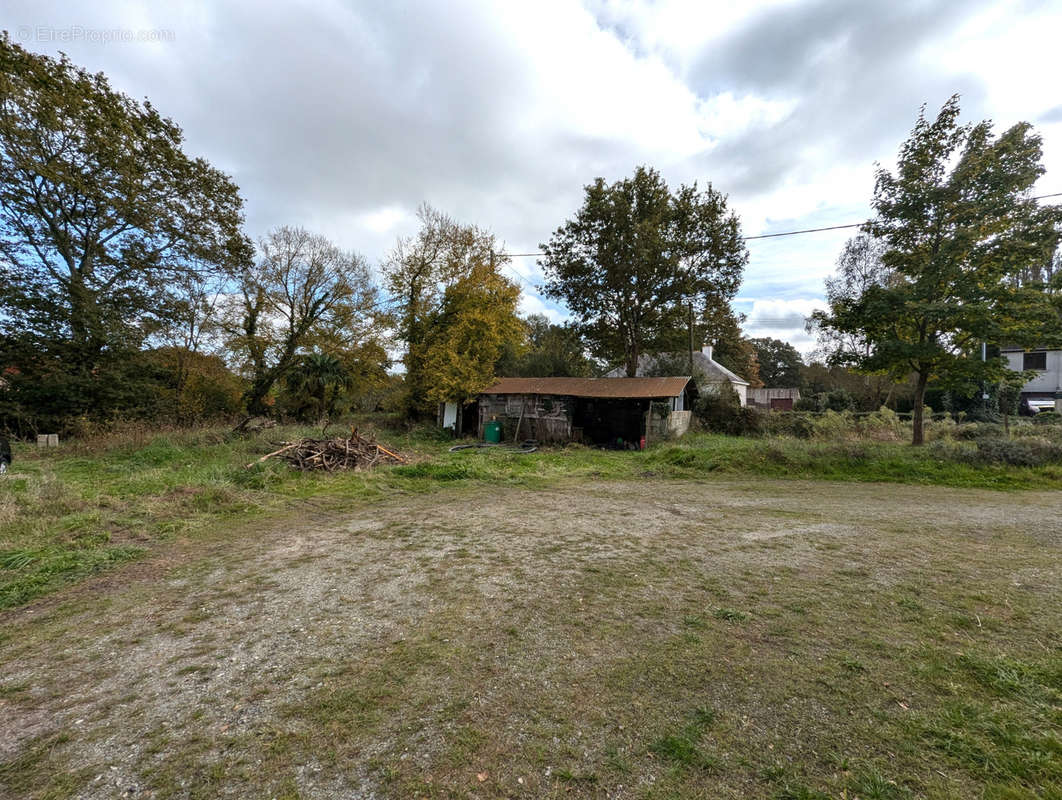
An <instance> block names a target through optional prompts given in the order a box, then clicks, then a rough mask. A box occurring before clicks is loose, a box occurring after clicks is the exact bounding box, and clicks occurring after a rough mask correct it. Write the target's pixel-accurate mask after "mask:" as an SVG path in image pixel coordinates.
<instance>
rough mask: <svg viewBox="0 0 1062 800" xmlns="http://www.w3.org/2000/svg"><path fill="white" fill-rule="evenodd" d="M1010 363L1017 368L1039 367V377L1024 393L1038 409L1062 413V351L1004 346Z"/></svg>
mask: <svg viewBox="0 0 1062 800" xmlns="http://www.w3.org/2000/svg"><path fill="white" fill-rule="evenodd" d="M1002 355H1003V357H1004V358H1006V359H1007V362H1008V366H1009V367H1010V368H1011V369H1012V370H1014V371H1016V372H1022V371H1025V370H1035V371H1036V376H1035V377H1034V378H1033V379H1032V380H1030V381H1029V382H1028V383H1026V384H1025V386H1024V387H1023V388H1022V391H1021V396H1022V398H1023V399H1025V400H1028V401H1029V405H1030V406H1032V407H1033V408H1034V409H1037V410H1043V409H1045V408H1050V409H1054V410H1055V411H1059V412H1062V350H1046V349H1040V350H1022V349H1020V348H1017V347H1004V348H1002Z"/></svg>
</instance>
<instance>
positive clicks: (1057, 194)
mask: <svg viewBox="0 0 1062 800" xmlns="http://www.w3.org/2000/svg"><path fill="white" fill-rule="evenodd" d="M1049 197H1062V192H1054V193H1053V194H1041V195H1037V196H1036V197H1033V198H1031V199H1032V200H1046V199H1047V198H1049ZM864 225H866V222H852V223H849V224H848V225H830V226H828V227H825V228H804V229H803V230H799V231H782V232H780V233H761V234H757V235H756V236H742V237H741V238H742V239H743V240H744V241H746V242H751V241H752V240H753V239H776V238H778V237H779V236H800V235H802V234H805V233H821V232H822V231H839V230H844V229H845V228H861V227H863V226H864ZM507 255H508V256H509V258H537V257H539V256H544V255H545V253H508V254H507Z"/></svg>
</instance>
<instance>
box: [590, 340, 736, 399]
mask: <svg viewBox="0 0 1062 800" xmlns="http://www.w3.org/2000/svg"><path fill="white" fill-rule="evenodd" d="M658 358H665V359H667V360H668V361H681V362H682V363H686V362H687V361H688V360H689V353H687V352H684V351H683V352H678V353H662V354H661V355H660V356H659V357H658V356H650V355H641V356H639V357H638V375H637V377H642V376H643V375H645V373H646V372H649V371H651V370H652V369H653V367H654V366H655V365H656V362H657V360H658ZM693 374H694V376H695V377H696V379H697V388H698V389H699V390H700V391H701V392H713V391H714V392H718V391H719V389H720V388H721V387H722V385H723V384H724V383H726V382H729V383H730V385H731V387H733V389H734V391H735V392H737V395H738V397H739V398H740V399H741V405H743V406H744V405H748V392H749V382H748V381H747V380H745V379H744V378H742V377H741V376H740V375H738V374H737V373H734V372H731V371H730V370H728V369H727V368H726V367H724V366H723V365H722V364H719V363H717V362H716V361H713V360H712V346H711V345H710V344H708V345H705V346H704V347H703V348H702V349H701V351H700V352H699V353H698V352H694V354H693ZM626 375H627V370H626V369H624V368H623V367H617V368H616V369H614V370H612V372H610V373H608V374H607V375H606V376H605V377H606V378H623V377H626Z"/></svg>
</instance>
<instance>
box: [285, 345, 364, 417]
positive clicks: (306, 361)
mask: <svg viewBox="0 0 1062 800" xmlns="http://www.w3.org/2000/svg"><path fill="white" fill-rule="evenodd" d="M352 383H353V378H352V376H351V374H350V372H349V371H348V370H347V368H346V367H345V366H344V365H343V362H342V361H340V360H339V359H338V358H336V357H335V356H332V355H329V354H328V353H309V354H307V355H304V356H303V357H302V358H300V359H299V361H298V363H297V364H296V365H295V367H294V369H292V371H291V372H290V373H288V376H287V385H288V390H289V391H290V392H291V393H292V394H293V395H294V398H295V406H296V408H298V409H300V412H301V413H300V415H302V414H305V415H306V416H307V417H308V416H310V414H315V415H316V417H317V418H318V419H319V420H322V419H327V418H329V417H332V416H334V415H335V413H336V406H337V404H338V402H339V398H340V395H341V394H342V392H343V391H344V390H345V389H349V388H350V387H351V385H352Z"/></svg>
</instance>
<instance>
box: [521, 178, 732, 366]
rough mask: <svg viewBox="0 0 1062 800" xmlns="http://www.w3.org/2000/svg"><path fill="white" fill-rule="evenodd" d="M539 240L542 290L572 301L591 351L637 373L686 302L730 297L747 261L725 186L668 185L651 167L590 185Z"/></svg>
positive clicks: (709, 303)
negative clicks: (675, 187) (558, 224)
mask: <svg viewBox="0 0 1062 800" xmlns="http://www.w3.org/2000/svg"><path fill="white" fill-rule="evenodd" d="M541 247H542V251H543V253H544V254H545V257H544V259H543V261H542V262H541V264H542V266H543V269H544V270H545V273H546V278H547V283H546V286H545V290H546V293H547V294H548V295H549V296H550V297H554V298H557V299H559V300H562V301H564V303H565V304H566V305H567V306H568V308H569V309H571V311H572V313H573V314H574V315H575V317H576V319H577V320H578V323H579V326H580V330H581V332H582V333H583V334H584V336H585V338H586V341H587V343H588V345H589V346H590V350H591V352H592V354H593V355H595V356H596V357H598V358H600V359H602V360H604V361H606V362H608V363H613V364H615V363H621V364H623V365H624V366H625V367H626V369H627V374H628V375H631V376H633V375H635V373H636V371H637V367H638V356H639V355H640V354H641V353H643V352H644V353H658V352H663V351H666V350H668V349H674V346H675V344H676V341H675V340H676V337H677V336H680V335H681V333H682V332H683V331H686V329H687V325H686V321H687V314H688V304H690V303H692V304H693V306H694V313H695V316H696V317H697V318H698V319H701V318H702V317H704V316H705V315H706V312H707V311H709V310H710V309H713V308H720V307H725V306H727V304H728V302H729V300H730V299H731V298H732V297H733V296H734V294H735V293H736V292H737V289H738V286H739V285H740V283H741V274H742V271H743V270H744V267H745V264H746V262H747V261H748V253H747V251H746V249H745V245H744V243H743V240H742V238H741V229H740V225H739V223H738V219H737V216H736V215H735V214H734V213H733V212H731V211H729V210H728V209H727V204H726V197H725V196H723V195H722V194H721V193H719V192H717V191H716V190H715V189H713V188H712V186H711V184H709V185H708V187H707V188H706V189H705V190H703V191H700V190H698V188H697V185H696V184H693V185H692V186H685V185H683V186H680V187H679V188H678V190H677V191H675V192H672V191H671V190H670V189H669V188H668V185H667V184H666V183H665V182H664V180H663V179H662V178H661V177H660V175H659V173H657V172H656V171H655V170H653V169H649V168H646V167H639V168H638V169H637V170H636V171H635V173H634V175H633V176H632V177H630V178H626V179H623V180H620V181H617V182H615V183H613V184H607V183H606V182H605V181H604V180H603V179H602V178H598V179H597V180H595V181H594V183H592V184H590V185H589V186H587V187H586V189H585V197H584V200H583V205H582V207H581V208H580V209H579V210H578V211H577V212H576V213H575V216H574V217H573V218H572V219H570V220H568V222H566V223H565V224H564V225H563V226H561V227H560V228H558V229H557V230H556V231H555V232H554V234H553V236H552V237H551V238H550V241H549V242H548V243H547V244H543V245H541Z"/></svg>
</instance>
